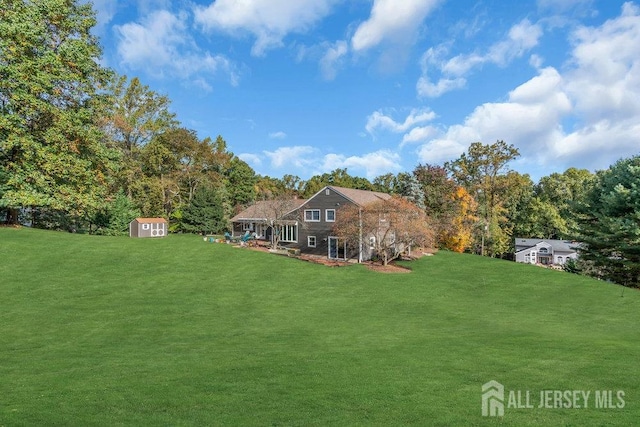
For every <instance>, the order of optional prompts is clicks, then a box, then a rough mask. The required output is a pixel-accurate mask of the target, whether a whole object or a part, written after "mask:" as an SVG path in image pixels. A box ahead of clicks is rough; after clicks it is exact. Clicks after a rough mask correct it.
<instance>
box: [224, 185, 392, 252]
mask: <svg viewBox="0 0 640 427" xmlns="http://www.w3.org/2000/svg"><path fill="white" fill-rule="evenodd" d="M390 198H391V195H389V194H386V193H380V192H376V191H367V190H356V189H353V188H344V187H336V186H326V187H324V188H323V189H322V190H320V191H318V192H317V193H316V194H314V195H313V196H311V197H310V198H309V199H307V200H300V199H295V200H291V204H290V209H289V210H288V211H287V212H284V210H283V213H282V215H279V217H280V218H281V222H283V223H284V225H285V226H283V227H282V231H281V235H280V246H283V247H287V248H295V249H299V250H300V252H301V253H306V254H314V255H322V256H326V257H328V258H330V259H342V260H344V259H349V258H356V259H358V260H359V261H364V260H368V259H371V256H372V249H373V248H372V247H371V244H370V241H369V239H370V237H369V236H362V241H361V242H360V244H359V245H357V247H349V246H348V245H347V244H346V243H345V242H344V241H342V240H341V239H339V238H338V237H337V236H335V235H334V233H333V226H334V223H335V221H336V218H337V217H338V216H339V215H340V208H342V207H344V206H348V205H354V204H355V205H357V206H361V207H364V206H366V205H367V204H369V203H374V202H377V201H380V200H388V199H390ZM269 203H275V202H273V201H263V202H258V203H256V204H255V205H253V206H250V207H249V208H247V209H245V210H244V211H242V212H240V213H239V214H238V215H236V216H235V217H233V218H232V223H233V233H234V234H235V235H239V234H242V233H244V232H246V231H247V230H249V231H250V232H254V231H255V232H256V235H257V237H258V238H263V239H265V240H269V239H270V236H271V234H270V233H272V232H273V231H272V230H271V229H270V228H271V227H269V225H268V224H267V223H266V222H265V215H264V213H263V212H264V210H265V206H267V207H268V205H265V204H269Z"/></svg>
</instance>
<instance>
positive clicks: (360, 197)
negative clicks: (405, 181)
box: [314, 185, 392, 206]
mask: <svg viewBox="0 0 640 427" xmlns="http://www.w3.org/2000/svg"><path fill="white" fill-rule="evenodd" d="M325 188H330V189H332V190H334V191H335V192H336V193H339V194H342V195H343V196H344V197H346V198H347V199H349V200H350V201H352V202H353V203H355V204H356V205H360V206H365V205H368V204H369V203H374V202H378V201H380V200H389V199H390V198H391V197H392V196H391V195H390V194H387V193H381V192H378V191H369V190H356V189H355V188H345V187H334V186H333V185H328V186H327V187H325ZM325 188H323V189H322V190H320V191H324V189H325ZM316 194H318V193H316ZM314 197H315V196H314Z"/></svg>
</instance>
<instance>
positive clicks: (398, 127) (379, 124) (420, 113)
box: [365, 109, 436, 133]
mask: <svg viewBox="0 0 640 427" xmlns="http://www.w3.org/2000/svg"><path fill="white" fill-rule="evenodd" d="M435 117H436V114H435V113H434V112H433V111H431V110H429V109H413V110H411V112H410V113H409V115H408V116H407V117H406V118H405V119H404V122H402V123H400V122H396V121H395V120H394V119H392V118H391V117H389V116H387V115H385V114H384V113H382V112H380V111H375V112H374V113H373V114H371V115H370V116H369V117H368V118H367V124H366V126H365V128H366V130H367V132H369V133H373V132H374V131H375V130H376V129H384V130H389V131H391V132H395V133H400V132H406V131H407V130H408V129H410V128H412V127H413V126H415V125H418V124H420V123H425V122H429V121H431V120H433V119H434V118H435Z"/></svg>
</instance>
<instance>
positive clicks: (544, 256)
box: [515, 237, 580, 265]
mask: <svg viewBox="0 0 640 427" xmlns="http://www.w3.org/2000/svg"><path fill="white" fill-rule="evenodd" d="M578 246H580V243H578V242H574V241H570V240H554V239H523V238H519V237H516V239H515V249H516V262H524V263H527V264H542V265H563V264H564V263H566V262H567V260H568V259H570V258H571V259H577V258H578V251H577V247H578Z"/></svg>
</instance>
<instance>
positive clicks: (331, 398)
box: [0, 228, 640, 426]
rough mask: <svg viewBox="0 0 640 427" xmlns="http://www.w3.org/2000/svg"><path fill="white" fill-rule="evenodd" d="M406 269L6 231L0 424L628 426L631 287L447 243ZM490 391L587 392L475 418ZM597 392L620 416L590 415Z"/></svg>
mask: <svg viewBox="0 0 640 427" xmlns="http://www.w3.org/2000/svg"><path fill="white" fill-rule="evenodd" d="M407 265H408V266H410V268H411V269H412V270H413V271H412V272H411V273H410V274H397V275H389V274H382V273H376V272H373V271H370V270H367V269H366V268H365V267H364V266H360V265H354V266H349V267H340V268H330V267H324V266H320V265H315V264H310V263H306V262H303V261H299V260H295V259H289V258H286V257H280V256H275V255H270V254H265V253H260V252H255V251H250V250H248V249H246V248H235V247H232V246H228V245H224V244H215V243H205V242H203V241H202V239H201V238H199V237H197V236H188V235H182V236H170V237H168V238H165V239H159V240H152V239H129V238H126V237H123V238H116V237H96V236H87V235H72V234H66V233H57V232H47V231H39V230H31V229H6V228H5V229H0V426H14V425H77V426H92V425H109V426H114V425H135V426H142V425H154V426H155V425H178V426H186V425H309V424H311V425H323V426H324V425H371V424H373V425H406V424H415V425H513V426H526V425H572V426H584V425H629V426H631V425H637V423H638V419H640V381H638V378H640V364H639V363H638V361H639V357H640V328H639V327H638V320H639V319H640V293H638V292H637V291H633V290H630V289H626V290H625V291H624V292H623V288H621V287H618V286H615V285H611V284H607V283H602V282H597V281H595V280H591V279H587V278H584V277H579V276H575V275H570V274H567V273H563V272H557V271H550V270H544V269H540V268H537V267H534V266H528V265H518V264H515V263H511V262H507V261H500V260H492V259H483V258H480V257H477V256H471V255H459V254H453V253H447V252H439V253H438V254H436V255H435V256H433V257H425V258H422V259H420V260H418V261H415V262H412V263H409V264H407ZM490 380H496V381H498V382H500V383H502V384H503V385H504V387H505V389H506V390H507V391H511V390H513V391H515V390H519V391H522V393H524V391H525V390H528V391H530V392H531V402H530V404H531V405H532V406H538V404H539V403H540V402H539V393H540V391H542V390H582V391H590V392H591V395H590V399H589V401H588V402H587V404H588V408H581V409H577V408H521V409H517V408H513V407H508V406H509V405H508V402H507V398H506V397H505V401H504V405H505V413H504V416H503V417H483V416H482V414H481V401H482V391H481V387H482V385H483V384H484V383H486V382H488V381H490ZM602 390H612V391H613V392H614V404H615V403H620V402H619V401H617V400H615V392H616V391H618V390H622V391H624V407H623V408H617V407H616V408H610V409H604V408H596V407H595V404H596V402H595V400H594V397H595V396H594V394H595V391H602ZM601 403H602V402H601ZM579 404H580V405H581V406H583V404H582V403H580V402H579Z"/></svg>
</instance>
